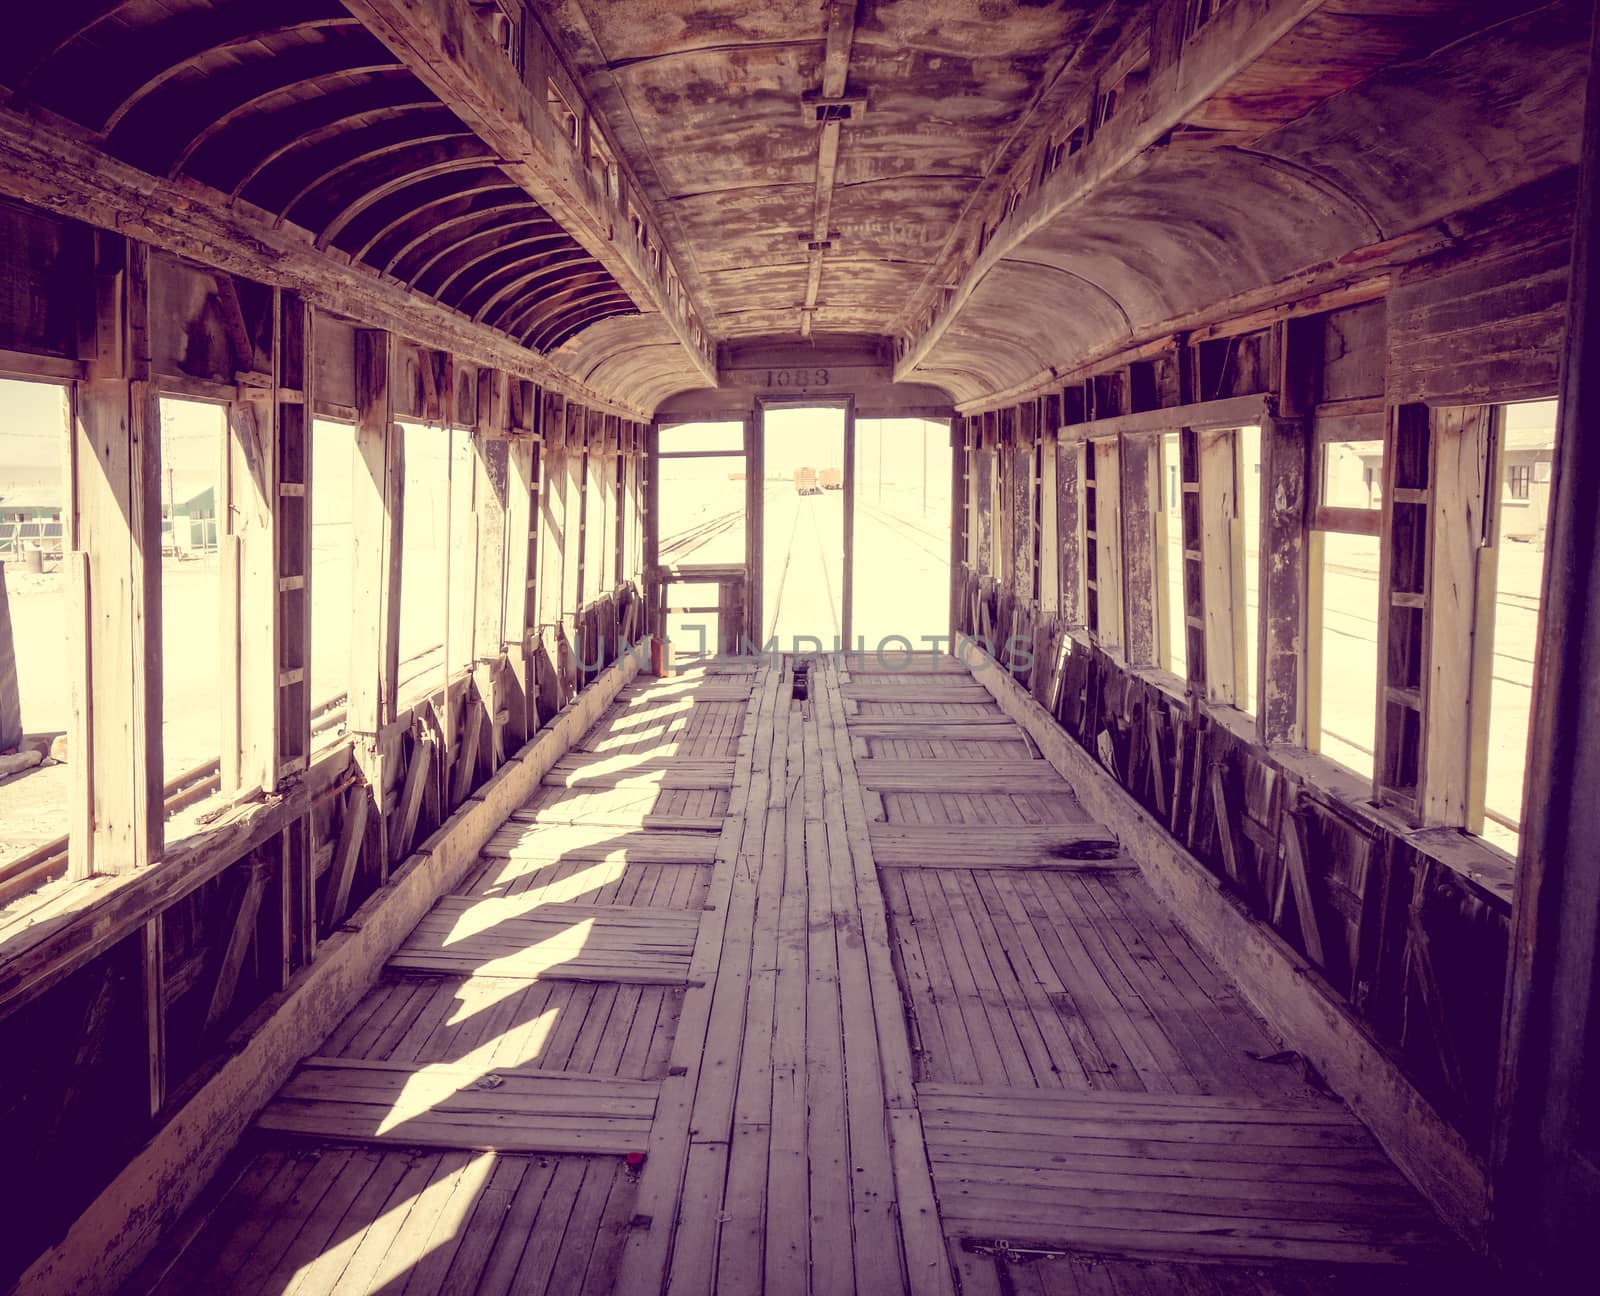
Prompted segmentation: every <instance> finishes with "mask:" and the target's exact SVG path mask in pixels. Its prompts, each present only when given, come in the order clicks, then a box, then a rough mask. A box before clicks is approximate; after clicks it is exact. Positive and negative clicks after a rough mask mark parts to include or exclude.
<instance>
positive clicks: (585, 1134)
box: [257, 1058, 659, 1155]
mask: <svg viewBox="0 0 1600 1296" xmlns="http://www.w3.org/2000/svg"><path fill="white" fill-rule="evenodd" d="M658 1090H659V1085H658V1084H657V1083H656V1082H654V1081H646V1080H622V1079H614V1078H611V1077H604V1076H591V1075H582V1074H572V1073H564V1072H555V1071H545V1070H534V1069H528V1068H517V1067H509V1068H505V1069H502V1070H498V1071H494V1072H487V1073H486V1072H484V1071H482V1070H480V1069H478V1068H474V1067H460V1066H440V1065H437V1064H435V1065H429V1066H423V1067H417V1066H412V1065H408V1064H405V1063H394V1062H369V1061H359V1060H354V1059H337V1058H310V1059H307V1061H306V1062H304V1063H303V1064H302V1065H301V1066H300V1068H299V1069H298V1070H297V1071H296V1072H295V1074H294V1075H293V1077H291V1078H290V1080H289V1081H288V1083H286V1084H285V1085H284V1086H283V1088H282V1089H281V1090H280V1091H279V1092H278V1095H277V1096H276V1097H275V1098H274V1099H273V1100H272V1102H270V1103H269V1104H268V1105H267V1107H266V1109H265V1110H264V1111H263V1112H262V1113H261V1116H260V1118H259V1120H258V1121H257V1127H258V1128H260V1129H264V1130H271V1131H274V1132H278V1133H289V1134H304V1135H311V1136H318V1137H338V1138H341V1139H348V1140H354V1141H359V1142H369V1143H395V1144H404V1145H410V1146H419V1147H442V1148H462V1149H467V1148H481V1149H485V1150H492V1151H513V1152H548V1153H560V1152H582V1153H588V1154H594V1155H601V1154H613V1155H617V1154H622V1153H627V1152H635V1151H639V1150H641V1149H642V1148H643V1147H644V1146H645V1145H646V1144H647V1142H648V1139H649V1134H650V1123H651V1119H652V1117H653V1115H654V1112H655V1106H656V1096H657V1093H658Z"/></svg>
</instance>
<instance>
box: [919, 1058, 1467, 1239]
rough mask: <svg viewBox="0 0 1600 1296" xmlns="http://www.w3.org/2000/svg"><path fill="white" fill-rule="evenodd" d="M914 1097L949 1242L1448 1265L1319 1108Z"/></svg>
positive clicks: (1360, 1138)
mask: <svg viewBox="0 0 1600 1296" xmlns="http://www.w3.org/2000/svg"><path fill="white" fill-rule="evenodd" d="M918 1097H919V1101H920V1104H921V1108H922V1123H923V1127H924V1130H925V1131H926V1138H927V1143H928V1148H929V1152H930V1156H931V1158H932V1162H931V1164H932V1171H933V1175H934V1180H935V1184H936V1186H937V1188H938V1192H939V1198H940V1202H941V1204H942V1208H943V1211H944V1215H945V1227H946V1230H947V1232H949V1233H951V1234H952V1235H954V1236H960V1235H963V1234H970V1233H972V1232H973V1231H974V1230H975V1229H980V1228H981V1229H982V1230H983V1231H985V1232H991V1231H992V1234H993V1235H998V1236H1002V1237H1006V1238H1009V1239H1012V1240H1013V1241H1015V1240H1034V1241H1049V1242H1051V1243H1052V1244H1059V1245H1062V1246H1088V1245H1091V1244H1093V1245H1098V1246H1102V1247H1104V1248H1105V1249H1106V1250H1107V1251H1108V1252H1109V1253H1111V1254H1123V1255H1133V1254H1138V1255H1174V1256H1182V1255H1188V1254H1195V1253H1198V1254H1215V1255H1228V1256H1232V1257H1235V1258H1244V1257H1254V1258H1260V1259H1267V1258H1273V1257H1282V1258H1298V1259H1305V1260H1319V1259H1325V1258H1327V1257H1328V1256H1329V1255H1330V1254H1333V1253H1334V1252H1335V1251H1337V1250H1339V1249H1343V1251H1344V1253H1345V1254H1347V1255H1348V1256H1350V1257H1352V1258H1355V1257H1357V1256H1360V1257H1365V1258H1369V1259H1372V1260H1379V1261H1401V1260H1406V1259H1410V1258H1413V1257H1416V1256H1425V1255H1437V1254H1445V1253H1447V1252H1448V1251H1449V1249H1450V1245H1451V1244H1450V1242H1449V1240H1448V1239H1447V1238H1446V1236H1445V1235H1444V1233H1443V1231H1442V1230H1441V1229H1440V1228H1439V1227H1438V1225H1437V1223H1436V1222H1435V1221H1434V1220H1433V1218H1432V1216H1431V1213H1430V1212H1429V1211H1428V1209H1427V1207H1426V1205H1425V1204H1424V1203H1423V1202H1422V1200H1421V1199H1420V1197H1418V1196H1416V1195H1415V1193H1414V1192H1413V1191H1412V1190H1410V1188H1409V1186H1408V1185H1407V1184H1406V1183H1405V1181H1404V1180H1403V1179H1402V1178H1401V1177H1400V1176H1399V1174H1398V1173H1396V1171H1395V1170H1394V1169H1393V1167H1392V1166H1390V1165H1389V1164H1388V1162H1387V1161H1386V1160H1384V1159H1383V1158H1382V1156H1381V1155H1376V1147H1375V1145H1374V1143H1373V1141H1372V1139H1371V1137H1370V1135H1368V1134H1367V1132H1366V1131H1365V1130H1364V1129H1363V1128H1362V1127H1361V1126H1360V1124H1359V1123H1358V1122H1357V1121H1356V1120H1355V1119H1354V1118H1353V1117H1352V1116H1351V1115H1350V1114H1349V1113H1348V1112H1347V1111H1346V1110H1344V1109H1343V1108H1341V1107H1338V1106H1336V1105H1335V1104H1332V1103H1327V1102H1324V1103H1321V1104H1316V1105H1308V1104H1297V1105H1293V1106H1285V1105H1281V1104H1255V1103H1252V1102H1250V1101H1249V1100H1247V1099H1241V1098H1231V1097H1217V1098H1207V1097H1199V1096H1193V1097H1192V1096H1190V1095H1170V1096H1155V1097H1146V1096H1140V1095H1128V1094H1119V1095H1114V1096H1112V1095H1107V1096H1104V1097H1099V1096H1094V1095H1088V1094H1071V1095H1068V1094H1059V1093H1058V1094H1050V1093H1046V1092H1044V1091H1040V1090H1033V1089H1014V1090H1009V1091H1008V1090H1001V1089H988V1090H984V1091H982V1092H977V1093H975V1092H974V1091H973V1090H972V1089H970V1088H967V1087H956V1086H923V1087H922V1088H920V1089H919V1093H918ZM1330 1153H1332V1154H1340V1153H1347V1154H1350V1155H1347V1156H1346V1159H1345V1160H1344V1161H1343V1162H1341V1164H1342V1165H1343V1166H1344V1168H1345V1172H1346V1173H1347V1174H1348V1175H1350V1176H1357V1175H1359V1176H1361V1178H1360V1180H1359V1181H1357V1180H1355V1179H1354V1178H1350V1177H1347V1178H1345V1179H1343V1180H1340V1181H1336V1182H1335V1183H1333V1184H1328V1183H1325V1182H1324V1180H1323V1178H1322V1176H1323V1175H1324V1174H1325V1173H1326V1166H1327V1164H1328V1163H1327V1158H1328V1156H1329V1155H1330ZM1085 1155H1090V1156H1093V1157H1098V1158H1100V1160H1099V1161H1098V1162H1085V1161H1082V1160H1080V1159H1079V1158H1081V1157H1083V1156H1085ZM1350 1156H1355V1157H1359V1158H1360V1159H1358V1160H1355V1159H1350ZM1058 1157H1059V1158H1062V1160H1061V1161H1059V1162H1058V1161H1057V1160H1056V1158H1058ZM1163 1157H1165V1158H1168V1159H1172V1160H1174V1161H1178V1162H1182V1163H1183V1166H1184V1169H1183V1172H1182V1175H1181V1177H1180V1176H1177V1175H1163V1174H1157V1173H1153V1171H1154V1170H1155V1169H1156V1167H1158V1166H1159V1165H1160V1164H1161V1160H1160V1159H1161V1158H1163ZM1233 1163H1240V1164H1243V1165H1250V1166H1260V1165H1263V1164H1270V1165H1271V1166H1272V1175H1271V1177H1270V1178H1265V1177H1260V1176H1259V1175H1258V1174H1255V1173H1252V1174H1247V1175H1245V1176H1244V1177H1238V1176H1237V1175H1236V1173H1235V1172H1234V1171H1232V1170H1231V1169H1230V1168H1229V1167H1230V1166H1231V1165H1232V1164H1233ZM1090 1164H1096V1165H1100V1166H1103V1167H1104V1168H1103V1169H1098V1170H1094V1171H1087V1172H1086V1171H1085V1169H1084V1168H1083V1167H1084V1166H1085V1165H1090Z"/></svg>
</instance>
